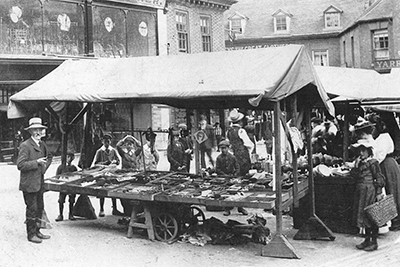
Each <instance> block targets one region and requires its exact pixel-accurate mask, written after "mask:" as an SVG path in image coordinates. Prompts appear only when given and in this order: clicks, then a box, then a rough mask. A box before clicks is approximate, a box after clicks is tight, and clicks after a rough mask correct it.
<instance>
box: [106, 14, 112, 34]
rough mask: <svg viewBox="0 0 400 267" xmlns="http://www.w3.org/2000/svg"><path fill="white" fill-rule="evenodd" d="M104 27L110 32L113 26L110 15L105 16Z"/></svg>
mask: <svg viewBox="0 0 400 267" xmlns="http://www.w3.org/2000/svg"><path fill="white" fill-rule="evenodd" d="M104 27H106V30H107V31H108V32H111V31H112V29H113V28H114V22H113V21H112V19H111V18H110V17H107V18H105V19H104Z"/></svg>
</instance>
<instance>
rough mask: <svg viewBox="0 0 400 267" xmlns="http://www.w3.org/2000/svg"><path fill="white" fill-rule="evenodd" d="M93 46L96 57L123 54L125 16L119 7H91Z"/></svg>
mask: <svg viewBox="0 0 400 267" xmlns="http://www.w3.org/2000/svg"><path fill="white" fill-rule="evenodd" d="M93 48H94V53H95V55H96V56H97V57H124V56H125V54H126V47H125V18H124V13H123V12H122V11H121V10H120V9H116V8H105V7H98V6H96V7H94V8H93Z"/></svg>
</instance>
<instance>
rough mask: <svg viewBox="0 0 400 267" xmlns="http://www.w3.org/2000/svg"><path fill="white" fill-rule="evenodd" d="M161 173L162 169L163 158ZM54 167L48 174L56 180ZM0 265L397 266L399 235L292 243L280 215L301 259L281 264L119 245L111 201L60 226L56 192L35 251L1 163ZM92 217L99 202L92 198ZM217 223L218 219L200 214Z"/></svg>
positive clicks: (142, 239) (10, 168)
mask: <svg viewBox="0 0 400 267" xmlns="http://www.w3.org/2000/svg"><path fill="white" fill-rule="evenodd" d="M162 160H163V161H164V163H161V165H160V166H164V167H165V166H167V165H166V164H165V159H162ZM58 164H59V162H55V163H54V164H53V165H52V166H51V167H50V169H49V170H48V174H47V175H48V176H52V175H54V174H55V170H56V167H57V165H58ZM0 173H1V176H0V196H1V199H2V202H3V205H1V206H0V225H1V228H0V266H1V267H3V266H4V267H8V266H23V267H25V266H110V265H112V266H139V267H141V266H178V267H180V266H192V267H196V266H202V267H204V266H240V267H247V266H285V267H288V266H289V267H290V266H346V267H347V266H363V267H365V266H374V267H377V266H379V267H381V266H398V265H399V262H400V232H389V233H388V234H386V235H382V236H380V238H379V246H380V247H379V250H378V251H375V252H372V253H367V252H364V251H358V250H356V249H355V247H354V246H355V245H356V244H357V243H360V242H361V241H362V239H361V238H360V237H357V236H351V235H344V234H335V235H336V240H335V241H333V242H332V241H309V240H306V241H296V240H293V236H294V235H295V234H296V233H297V230H296V229H293V228H292V219H291V217H289V216H284V219H283V233H284V234H285V235H286V236H287V239H288V241H289V242H290V244H291V245H292V246H293V247H294V248H295V251H296V253H297V255H298V256H299V257H300V258H301V259H281V258H270V257H263V256H261V255H260V251H261V245H259V244H255V243H248V244H246V245H239V246H222V245H211V244H207V245H205V246H204V247H199V246H195V245H192V244H188V243H179V242H176V243H173V244H170V245H169V244H166V243H162V242H158V241H153V242H152V241H149V240H148V239H147V238H146V236H145V235H144V234H143V233H142V232H141V231H140V230H138V231H135V232H134V237H133V238H132V239H128V238H126V231H127V230H126V227H125V226H121V225H118V224H117V220H118V218H119V217H114V216H111V215H110V214H111V210H110V209H111V201H110V200H109V199H107V200H106V205H105V206H106V215H107V216H106V217H104V218H100V219H97V220H77V221H68V220H66V221H63V222H58V223H56V222H55V221H54V219H55V218H56V216H57V214H58V205H57V198H58V193H56V192H48V193H46V194H45V207H46V211H47V214H48V217H49V219H50V220H51V222H52V229H50V230H44V231H43V232H45V233H46V234H50V235H51V236H52V237H51V239H50V240H45V241H44V242H43V243H42V244H40V245H37V244H33V243H30V242H27V240H26V233H25V225H24V224H23V222H24V214H25V206H24V203H23V198H22V193H21V192H19V191H18V182H19V172H18V171H17V170H16V166H15V165H7V164H0ZM91 200H92V203H93V206H94V207H95V209H96V210H98V200H97V199H96V198H91ZM250 212H252V213H255V212H257V213H261V214H262V215H263V216H265V217H266V218H267V219H268V227H270V229H271V230H272V232H274V231H275V217H274V216H273V215H272V214H270V213H265V212H263V211H261V210H250ZM205 213H206V216H207V217H210V216H215V217H217V218H219V219H221V220H223V221H226V220H227V217H224V216H222V214H221V212H207V211H206V212H205ZM229 218H230V219H234V220H238V221H243V222H245V219H246V218H247V217H246V216H242V215H239V214H237V213H233V214H232V215H231V216H230V217H229Z"/></svg>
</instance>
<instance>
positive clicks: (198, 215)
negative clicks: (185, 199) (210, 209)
mask: <svg viewBox="0 0 400 267" xmlns="http://www.w3.org/2000/svg"><path fill="white" fill-rule="evenodd" d="M194 220H196V221H197V224H199V225H202V224H203V223H204V221H205V220H206V216H205V215H204V212H203V211H202V210H201V209H200V208H199V207H196V206H191V207H190V221H194Z"/></svg>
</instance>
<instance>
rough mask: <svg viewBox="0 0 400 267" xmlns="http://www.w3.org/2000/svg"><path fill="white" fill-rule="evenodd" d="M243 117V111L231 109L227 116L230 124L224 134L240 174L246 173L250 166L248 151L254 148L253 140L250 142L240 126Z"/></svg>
mask: <svg viewBox="0 0 400 267" xmlns="http://www.w3.org/2000/svg"><path fill="white" fill-rule="evenodd" d="M243 117H244V115H243V113H241V112H239V111H238V110H237V109H233V110H232V111H231V112H230V113H229V118H228V121H230V122H231V123H232V124H231V126H230V128H229V129H228V131H227V134H226V136H227V139H228V140H229V142H230V144H231V146H232V151H233V154H234V155H235V157H236V159H237V160H238V161H239V166H240V175H241V176H244V175H246V174H247V173H248V172H249V170H250V168H251V162H250V153H251V151H253V148H254V144H253V142H251V140H250V138H249V136H248V135H247V133H246V131H245V130H244V129H243V127H242V125H243V123H242V119H243Z"/></svg>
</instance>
